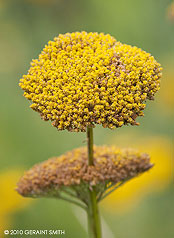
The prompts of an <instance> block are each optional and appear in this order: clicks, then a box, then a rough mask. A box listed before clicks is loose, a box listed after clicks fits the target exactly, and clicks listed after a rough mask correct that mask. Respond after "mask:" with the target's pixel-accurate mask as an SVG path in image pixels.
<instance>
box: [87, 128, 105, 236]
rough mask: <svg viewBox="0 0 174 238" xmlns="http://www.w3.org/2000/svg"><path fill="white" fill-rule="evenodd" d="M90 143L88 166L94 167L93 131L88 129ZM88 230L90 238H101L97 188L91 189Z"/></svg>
mask: <svg viewBox="0 0 174 238" xmlns="http://www.w3.org/2000/svg"><path fill="white" fill-rule="evenodd" d="M87 141H88V164H89V166H92V165H94V161H93V129H92V128H91V127H88V128H87ZM88 230H89V237H90V238H101V237H102V235H101V223H100V216H99V210H98V204H97V196H96V190H95V187H94V186H93V187H91V188H89V204H88Z"/></svg>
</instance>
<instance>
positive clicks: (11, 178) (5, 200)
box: [0, 170, 30, 237]
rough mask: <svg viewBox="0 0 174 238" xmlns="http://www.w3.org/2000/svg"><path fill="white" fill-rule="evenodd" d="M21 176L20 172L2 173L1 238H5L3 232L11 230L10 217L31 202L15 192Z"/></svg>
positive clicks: (0, 177) (0, 194)
mask: <svg viewBox="0 0 174 238" xmlns="http://www.w3.org/2000/svg"><path fill="white" fill-rule="evenodd" d="M20 176H21V172H20V171H19V170H7V171H3V172H1V173H0V204H1V206H0V237H3V231H4V230H5V229H9V227H10V225H11V219H10V215H11V214H12V213H13V212H15V211H17V210H18V209H21V208H23V207H24V206H26V205H27V204H28V203H29V202H30V200H25V199H24V198H22V197H21V196H19V195H18V194H17V192H16V191H15V187H16V182H17V181H18V179H19V177H20Z"/></svg>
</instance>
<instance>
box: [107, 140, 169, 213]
mask: <svg viewBox="0 0 174 238" xmlns="http://www.w3.org/2000/svg"><path fill="white" fill-rule="evenodd" d="M123 138H124V139H123ZM128 138H129V140H130V138H131V141H132V142H130V141H129V140H127V139H128ZM119 141H120V142H118V144H124V145H125V144H129V146H131V147H135V148H138V149H140V150H141V151H143V152H147V153H148V154H149V155H150V156H151V162H152V163H154V167H153V168H152V169H151V170H150V171H148V172H147V173H144V174H142V175H140V176H139V177H136V178H134V179H132V180H131V181H130V182H128V183H126V185H123V186H122V187H120V188H119V189H118V190H116V191H115V192H114V193H113V194H111V195H110V196H108V198H107V199H106V200H105V201H104V202H103V206H104V207H105V208H107V209H108V210H109V211H111V212H121V213H123V212H127V211H129V210H130V209H131V208H133V207H135V206H137V204H138V203H139V202H140V200H141V199H143V198H145V197H146V195H147V194H153V193H156V192H161V191H162V190H164V189H165V188H166V187H167V186H168V185H169V184H170V182H171V180H172V153H173V152H172V143H171V141H170V140H169V139H167V138H163V137H144V138H138V136H137V135H131V136H130V135H129V137H126V136H125V137H124V136H123V137H122V138H119ZM131 143H132V144H131Z"/></svg>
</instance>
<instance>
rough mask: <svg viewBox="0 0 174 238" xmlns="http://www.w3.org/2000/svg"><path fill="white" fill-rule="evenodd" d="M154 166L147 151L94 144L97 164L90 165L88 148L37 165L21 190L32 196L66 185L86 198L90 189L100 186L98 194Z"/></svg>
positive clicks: (58, 190) (50, 193)
mask: <svg viewBox="0 0 174 238" xmlns="http://www.w3.org/2000/svg"><path fill="white" fill-rule="evenodd" d="M151 167H152V164H151V163H150V158H149V156H148V155H147V154H144V153H139V152H138V151H136V150H132V149H118V148H116V147H114V146H110V147H108V146H98V147H96V146H95V147H94V165H93V166H89V165H88V156H87V150H86V148H83V147H82V148H78V149H74V150H72V151H70V152H68V153H66V154H65V155H62V156H60V157H55V158H51V159H49V160H47V161H45V162H43V163H41V164H37V165H35V166H34V167H33V168H31V169H30V170H29V171H27V172H26V173H25V174H24V176H23V177H22V178H21V179H20V181H19V183H18V185H17V191H18V192H19V193H20V194H21V195H23V196H29V197H47V196H50V197H59V195H60V193H61V192H62V191H64V189H65V188H68V187H69V188H71V189H72V190H74V191H75V196H77V197H78V198H81V200H83V201H85V199H86V196H87V194H88V192H87V189H89V188H92V187H93V186H95V187H96V191H97V196H98V199H99V196H100V198H101V195H102V194H104V193H105V191H106V190H107V189H108V187H113V186H114V185H116V184H118V183H122V182H125V181H127V180H129V179H131V178H133V177H135V176H137V175H139V174H140V173H143V172H145V171H147V170H149V169H150V168H151Z"/></svg>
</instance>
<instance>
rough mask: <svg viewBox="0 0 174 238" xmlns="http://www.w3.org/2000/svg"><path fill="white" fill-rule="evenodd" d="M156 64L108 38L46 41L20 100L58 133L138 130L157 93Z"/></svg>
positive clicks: (74, 36) (84, 36) (75, 35)
mask: <svg viewBox="0 0 174 238" xmlns="http://www.w3.org/2000/svg"><path fill="white" fill-rule="evenodd" d="M160 77H161V67H160V64H158V63H157V62H156V60H155V59H154V57H153V56H151V55H150V54H149V53H146V52H145V51H142V50H141V49H139V48H137V47H132V46H130V45H126V44H122V43H120V42H119V41H116V39H115V38H113V37H112V36H110V35H109V34H107V35H105V34H103V33H100V34H98V33H92V32H90V33H86V32H75V33H67V34H64V35H61V34H60V35H59V36H58V37H55V38H54V41H49V42H48V45H46V46H45V48H44V49H43V51H42V52H41V54H40V55H39V58H38V59H36V60H33V61H32V63H31V67H30V69H29V71H28V74H27V75H24V76H23V78H22V79H21V80H20V87H21V88H22V89H23V90H24V91H25V92H24V96H25V97H26V98H27V99H29V100H31V101H32V102H33V104H32V105H31V108H32V109H34V110H35V111H37V112H39V113H40V115H41V117H42V119H44V120H51V121H52V124H53V126H55V127H57V129H58V130H65V129H67V130H68V131H77V132H78V131H86V128H87V126H91V127H94V126H95V124H101V125H102V126H103V127H108V128H110V129H114V128H116V127H121V126H122V125H126V124H131V125H137V124H138V123H137V122H136V121H135V119H136V117H137V116H143V112H142V111H143V109H144V108H145V104H144V102H145V101H146V99H150V100H151V99H153V96H154V94H155V93H156V92H157V91H158V90H159V84H160V81H159V78H160Z"/></svg>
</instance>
